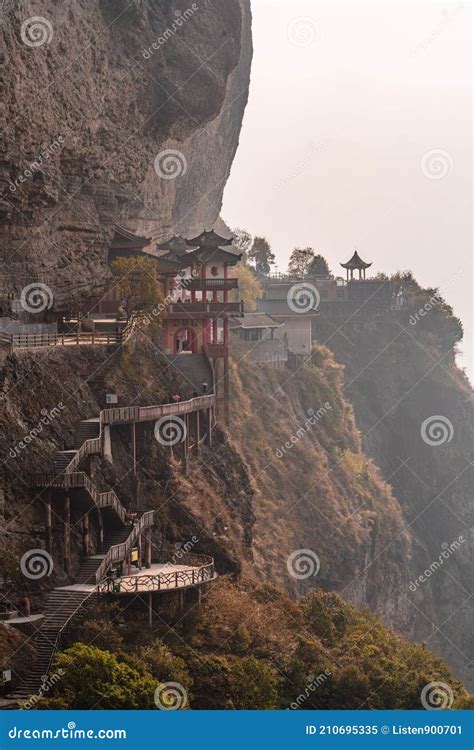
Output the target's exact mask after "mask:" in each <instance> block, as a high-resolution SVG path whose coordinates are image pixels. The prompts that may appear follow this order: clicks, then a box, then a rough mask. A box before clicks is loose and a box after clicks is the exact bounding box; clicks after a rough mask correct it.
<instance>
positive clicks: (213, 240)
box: [186, 229, 232, 250]
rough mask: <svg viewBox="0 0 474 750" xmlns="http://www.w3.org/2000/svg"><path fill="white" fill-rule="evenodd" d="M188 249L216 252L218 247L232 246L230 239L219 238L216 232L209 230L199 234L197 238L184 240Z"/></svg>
mask: <svg viewBox="0 0 474 750" xmlns="http://www.w3.org/2000/svg"><path fill="white" fill-rule="evenodd" d="M186 243H187V244H188V245H189V246H190V247H198V248H206V249H213V250H216V249H217V248H218V247H225V246H226V245H232V238H230V239H226V238H225V237H221V236H220V235H219V234H217V232H214V230H213V229H211V230H210V231H209V232H206V231H204V232H201V234H199V235H198V236H197V237H193V238H192V239H189V240H186Z"/></svg>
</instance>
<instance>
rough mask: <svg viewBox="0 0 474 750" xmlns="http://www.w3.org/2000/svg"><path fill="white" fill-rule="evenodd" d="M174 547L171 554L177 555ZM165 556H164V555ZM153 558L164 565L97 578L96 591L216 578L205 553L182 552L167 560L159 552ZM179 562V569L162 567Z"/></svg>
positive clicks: (186, 583)
mask: <svg viewBox="0 0 474 750" xmlns="http://www.w3.org/2000/svg"><path fill="white" fill-rule="evenodd" d="M177 554H179V553H176V550H175V551H174V553H173V555H172V557H177ZM165 558H166V559H165ZM157 562H163V563H164V565H165V569H163V570H162V571H160V572H159V573H148V574H147V573H144V574H143V575H141V574H139V575H134V576H123V577H121V578H116V579H114V580H104V581H100V583H99V584H98V586H97V591H98V593H100V594H107V593H117V594H128V593H130V594H133V593H140V592H152V591H170V590H172V589H180V588H187V587H188V586H198V585H200V584H203V583H208V582H209V581H213V580H214V579H215V578H216V572H215V567H214V559H213V558H212V557H208V556H207V555H197V554H190V553H182V554H181V555H180V556H179V562H177V563H171V562H170V558H169V556H163V555H160V559H159V560H158V561H157ZM174 564H176V565H180V566H181V567H182V568H184V569H181V570H174V571H173V570H168V571H167V570H166V566H169V567H171V566H172V565H174Z"/></svg>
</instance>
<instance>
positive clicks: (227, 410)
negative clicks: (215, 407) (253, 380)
mask: <svg viewBox="0 0 474 750" xmlns="http://www.w3.org/2000/svg"><path fill="white" fill-rule="evenodd" d="M225 322H227V321H225ZM224 420H225V423H226V425H229V420H230V379H229V354H228V351H227V350H226V352H225V354H224Z"/></svg>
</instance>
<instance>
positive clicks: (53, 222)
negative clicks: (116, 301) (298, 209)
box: [0, 0, 252, 309]
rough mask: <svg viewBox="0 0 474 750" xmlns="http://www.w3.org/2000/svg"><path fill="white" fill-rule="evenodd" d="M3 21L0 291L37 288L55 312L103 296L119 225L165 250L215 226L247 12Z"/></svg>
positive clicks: (160, 9)
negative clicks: (45, 288)
mask: <svg viewBox="0 0 474 750" xmlns="http://www.w3.org/2000/svg"><path fill="white" fill-rule="evenodd" d="M0 12H1V14H2V23H1V24H0V36H1V41H2V43H1V45H0V48H1V50H2V53H1V58H0V65H1V67H0V76H1V77H0V89H1V91H2V97H1V105H0V130H1V132H2V137H1V139H0V220H1V223H2V227H3V228H2V234H1V239H0V242H1V245H0V258H1V260H2V261H3V262H4V263H5V266H4V268H3V270H2V273H3V277H2V283H1V287H2V289H3V288H8V289H9V290H10V291H11V289H12V288H15V289H16V291H17V292H18V291H19V290H20V289H21V288H22V285H23V286H24V284H25V282H26V281H28V280H29V281H31V280H38V279H39V280H41V279H44V280H45V281H46V282H47V283H48V285H49V286H50V287H51V289H52V291H53V294H54V308H55V309H62V308H63V307H64V306H65V305H67V304H70V303H71V301H72V302H83V301H85V300H87V298H88V297H90V296H91V295H92V294H95V293H97V292H98V291H100V288H101V286H102V285H103V283H104V280H105V279H106V278H107V274H108V270H107V267H106V265H105V258H106V251H107V248H108V244H109V242H110V239H111V236H112V233H113V226H114V224H115V223H116V222H118V223H121V224H123V225H125V226H127V227H128V228H129V229H130V230H132V231H139V232H144V233H146V234H147V235H152V236H153V237H159V238H163V237H164V235H169V234H171V233H172V232H174V231H180V232H183V233H190V234H193V233H198V232H200V231H202V229H203V227H206V228H209V227H210V226H212V225H213V224H214V222H215V221H216V219H217V217H218V216H219V212H220V207H221V200H222V193H223V190H224V186H225V182H226V179H227V177H228V174H229V171H230V167H231V164H232V159H233V156H234V153H235V150H236V148H237V144H238V138H239V132H240V126H241V121H242V116H243V112H244V108H245V105H246V102H247V93H248V84H249V74H250V62H251V56H252V45H251V31H250V2H249V0H227V1H226V2H225V3H222V2H218V0H201V1H200V2H199V3H194V4H189V7H187V8H184V6H183V4H182V3H177V2H174V0H172V1H171V2H166V3H162V2H158V0H133V1H132V2H129V0H103V2H99V0H66V2H62V3H59V4H58V3H56V2H54V1H53V0H43V1H42V2H40V3H38V2H34V3H33V2H30V1H29V0H22V2H21V3H18V2H16V0H6V1H5V2H3V3H2V7H1V9H0ZM35 16H40V17H41V18H42V19H43V20H41V21H40V22H38V23H36V25H35V24H33V23H31V22H30V23H27V22H28V19H30V18H32V17H35ZM168 149H173V150H175V151H178V152H179V153H178V154H177V155H175V156H172V157H171V161H168V162H166V161H164V160H163V159H162V158H160V159H159V166H158V172H157V170H156V169H155V159H156V157H157V156H158V155H159V154H162V152H163V151H166V150H168ZM34 162H36V164H37V166H36V167H33V168H32V167H31V165H32V164H33V163H34ZM40 162H41V163H40ZM160 165H161V166H160ZM160 170H161V171H160ZM168 170H169V171H168ZM163 174H164V177H163V176H162V175H163ZM169 177H175V179H168V178H169ZM77 279H80V283H78V282H77Z"/></svg>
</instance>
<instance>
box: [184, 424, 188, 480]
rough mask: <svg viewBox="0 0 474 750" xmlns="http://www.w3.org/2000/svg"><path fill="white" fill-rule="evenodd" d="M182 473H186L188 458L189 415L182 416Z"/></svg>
mask: <svg viewBox="0 0 474 750" xmlns="http://www.w3.org/2000/svg"><path fill="white" fill-rule="evenodd" d="M184 432H185V435H184V473H185V474H187V473H188V456H189V414H185V415H184Z"/></svg>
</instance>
